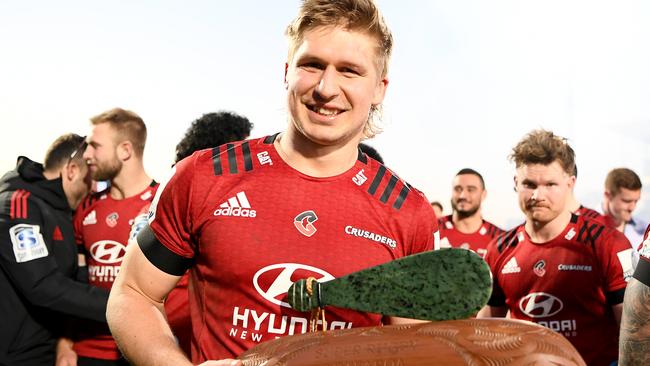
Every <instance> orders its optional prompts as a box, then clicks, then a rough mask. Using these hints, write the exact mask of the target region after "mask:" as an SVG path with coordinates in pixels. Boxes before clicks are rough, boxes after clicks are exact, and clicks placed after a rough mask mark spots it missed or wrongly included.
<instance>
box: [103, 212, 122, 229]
mask: <svg viewBox="0 0 650 366" xmlns="http://www.w3.org/2000/svg"><path fill="white" fill-rule="evenodd" d="M119 217H120V215H118V214H117V212H113V213H112V214H110V215H108V216H106V225H108V226H110V227H115V225H117V219H118V218H119Z"/></svg>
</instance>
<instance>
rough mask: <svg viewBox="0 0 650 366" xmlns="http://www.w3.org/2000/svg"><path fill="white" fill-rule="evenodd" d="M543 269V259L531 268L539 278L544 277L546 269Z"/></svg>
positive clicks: (544, 265)
mask: <svg viewBox="0 0 650 366" xmlns="http://www.w3.org/2000/svg"><path fill="white" fill-rule="evenodd" d="M544 267H546V262H544V260H543V259H540V260H538V261H537V263H535V265H534V266H533V272H535V274H536V275H538V276H539V277H544V275H545V274H546V269H544Z"/></svg>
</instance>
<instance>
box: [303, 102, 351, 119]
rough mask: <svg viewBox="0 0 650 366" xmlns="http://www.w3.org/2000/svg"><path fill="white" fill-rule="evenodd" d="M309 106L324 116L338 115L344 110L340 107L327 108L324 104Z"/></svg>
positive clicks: (311, 109)
mask: <svg viewBox="0 0 650 366" xmlns="http://www.w3.org/2000/svg"><path fill="white" fill-rule="evenodd" d="M307 108H308V109H309V110H310V111H312V112H315V113H318V114H320V115H323V116H328V117H329V116H336V115H338V114H340V113H341V112H342V111H341V110H340V109H333V108H326V107H322V106H315V105H308V106H307Z"/></svg>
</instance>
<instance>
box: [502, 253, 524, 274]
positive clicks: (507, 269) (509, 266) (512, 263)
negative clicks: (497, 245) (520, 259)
mask: <svg viewBox="0 0 650 366" xmlns="http://www.w3.org/2000/svg"><path fill="white" fill-rule="evenodd" d="M519 272H521V268H519V265H518V264H517V259H516V258H515V257H512V258H510V260H509V261H508V263H506V265H505V266H504V267H503V269H502V270H501V273H503V274H508V273H519Z"/></svg>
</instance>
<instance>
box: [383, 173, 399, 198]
mask: <svg viewBox="0 0 650 366" xmlns="http://www.w3.org/2000/svg"><path fill="white" fill-rule="evenodd" d="M395 184H397V177H396V176H394V175H391V176H390V180H389V181H388V185H387V186H386V188H384V193H382V194H381V198H379V200H380V201H381V202H383V203H386V202H388V197H390V194H391V193H393V190H394V189H395Z"/></svg>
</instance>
